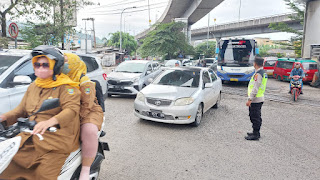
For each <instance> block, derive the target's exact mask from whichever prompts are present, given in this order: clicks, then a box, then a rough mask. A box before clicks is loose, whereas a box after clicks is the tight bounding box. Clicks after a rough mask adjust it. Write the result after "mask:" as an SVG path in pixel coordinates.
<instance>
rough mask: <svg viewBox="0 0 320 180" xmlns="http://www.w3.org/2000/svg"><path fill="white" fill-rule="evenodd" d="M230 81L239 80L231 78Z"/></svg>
mask: <svg viewBox="0 0 320 180" xmlns="http://www.w3.org/2000/svg"><path fill="white" fill-rule="evenodd" d="M230 81H239V80H238V79H236V78H231V79H230Z"/></svg>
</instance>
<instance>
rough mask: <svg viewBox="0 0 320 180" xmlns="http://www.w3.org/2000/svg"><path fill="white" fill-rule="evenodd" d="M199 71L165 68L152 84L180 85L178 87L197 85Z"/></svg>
mask: <svg viewBox="0 0 320 180" xmlns="http://www.w3.org/2000/svg"><path fill="white" fill-rule="evenodd" d="M199 77H200V71H192V70H172V69H170V70H166V71H164V72H163V73H161V74H160V75H159V76H158V77H157V78H156V79H155V81H154V82H153V84H160V85H169V86H180V87H199Z"/></svg>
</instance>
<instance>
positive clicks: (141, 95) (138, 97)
mask: <svg viewBox="0 0 320 180" xmlns="http://www.w3.org/2000/svg"><path fill="white" fill-rule="evenodd" d="M136 99H137V100H139V101H142V102H144V99H145V97H144V94H142V93H141V92H138V94H137V97H136Z"/></svg>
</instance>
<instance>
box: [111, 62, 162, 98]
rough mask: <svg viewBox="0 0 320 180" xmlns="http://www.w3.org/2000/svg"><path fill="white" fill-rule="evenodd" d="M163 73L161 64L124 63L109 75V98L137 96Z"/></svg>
mask: <svg viewBox="0 0 320 180" xmlns="http://www.w3.org/2000/svg"><path fill="white" fill-rule="evenodd" d="M161 72H162V70H161V69H160V64H159V63H158V62H155V61H146V60H132V61H124V62H122V63H121V64H119V65H118V66H117V67H116V68H115V70H114V71H113V72H111V73H110V74H108V79H107V89H108V97H110V96H111V95H136V94H137V93H138V92H139V91H140V90H141V89H142V88H144V87H145V86H147V85H148V84H150V79H154V78H155V77H156V76H158V75H159V74H160V73H161Z"/></svg>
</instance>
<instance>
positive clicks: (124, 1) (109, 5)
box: [90, 0, 145, 10]
mask: <svg viewBox="0 0 320 180" xmlns="http://www.w3.org/2000/svg"><path fill="white" fill-rule="evenodd" d="M127 1H130V0H123V1H120V2H116V3H111V4H106V5H102V6H99V7H96V8H94V9H93V8H92V9H90V10H95V9H99V8H105V7H114V6H121V5H127V4H132V3H136V2H142V1H145V0H136V1H132V2H127Z"/></svg>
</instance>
